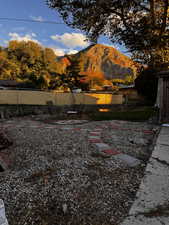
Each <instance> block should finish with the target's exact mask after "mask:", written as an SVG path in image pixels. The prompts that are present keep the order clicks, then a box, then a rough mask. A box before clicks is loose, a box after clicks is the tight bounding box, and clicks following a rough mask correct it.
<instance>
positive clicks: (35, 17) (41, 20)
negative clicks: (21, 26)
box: [30, 16, 44, 22]
mask: <svg viewBox="0 0 169 225" xmlns="http://www.w3.org/2000/svg"><path fill="white" fill-rule="evenodd" d="M30 18H31V19H32V20H34V21H38V22H43V21H44V19H43V17H42V16H30Z"/></svg>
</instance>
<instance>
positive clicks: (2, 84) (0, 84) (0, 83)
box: [0, 80, 19, 90]
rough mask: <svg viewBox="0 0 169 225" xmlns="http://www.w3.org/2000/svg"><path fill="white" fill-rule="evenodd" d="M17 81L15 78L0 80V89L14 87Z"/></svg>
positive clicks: (17, 84) (16, 85)
mask: <svg viewBox="0 0 169 225" xmlns="http://www.w3.org/2000/svg"><path fill="white" fill-rule="evenodd" d="M17 87H19V83H18V82H17V81H15V80H0V89H1V90H2V89H15V88H17Z"/></svg>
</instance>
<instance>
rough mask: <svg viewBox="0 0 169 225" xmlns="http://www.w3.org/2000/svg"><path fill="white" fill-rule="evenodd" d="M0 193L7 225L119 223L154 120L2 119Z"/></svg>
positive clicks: (152, 134)
mask: <svg viewBox="0 0 169 225" xmlns="http://www.w3.org/2000/svg"><path fill="white" fill-rule="evenodd" d="M0 127H1V129H4V130H5V131H6V132H7V134H8V136H9V137H10V139H11V140H12V141H13V145H12V146H9V147H8V148H6V149H1V151H0V157H1V159H2V160H3V161H4V163H5V165H6V167H8V169H6V170H5V171H4V172H1V173H0V198H1V199H3V200H4V203H5V208H6V215H7V219H8V222H9V225H119V224H120V222H121V221H123V219H124V218H125V216H126V215H127V213H128V211H129V209H130V207H131V204H132V202H133V201H134V198H135V194H136V191H137V189H138V187H139V184H140V182H141V179H142V177H143V174H144V170H145V166H146V163H147V160H148V159H149V157H150V155H151V152H152V149H153V142H154V140H155V138H156V135H157V133H158V127H157V126H154V125H151V124H148V123H139V122H126V121H101V122H100V121H99V122H97V121H95V122H92V121H85V120H84V121H75V120H71V121H69V120H67V121H55V120H50V119H45V120H42V119H41V118H38V117H25V118H19V119H12V120H10V121H3V122H0Z"/></svg>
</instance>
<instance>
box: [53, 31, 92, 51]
mask: <svg viewBox="0 0 169 225" xmlns="http://www.w3.org/2000/svg"><path fill="white" fill-rule="evenodd" d="M51 39H53V40H54V41H56V42H59V43H62V44H63V45H65V46H67V47H69V48H75V47H87V46H88V45H89V43H88V42H87V41H86V37H85V35H83V34H80V33H64V34H63V35H52V36H51Z"/></svg>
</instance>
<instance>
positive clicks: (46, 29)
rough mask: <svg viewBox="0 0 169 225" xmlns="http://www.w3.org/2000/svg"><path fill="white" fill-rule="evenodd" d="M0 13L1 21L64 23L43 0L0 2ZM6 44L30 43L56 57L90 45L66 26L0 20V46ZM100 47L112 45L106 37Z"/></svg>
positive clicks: (82, 35)
mask: <svg viewBox="0 0 169 225" xmlns="http://www.w3.org/2000/svg"><path fill="white" fill-rule="evenodd" d="M0 9H1V14H0V18H18V19H31V20H35V21H36V20H38V21H46V20H47V21H55V22H61V23H63V21H62V19H61V18H60V17H59V16H58V14H57V12H56V11H55V10H52V9H49V8H48V7H47V5H46V3H45V0H0ZM9 40H25V41H27V40H33V41H35V42H38V43H40V44H42V45H44V46H46V47H51V48H53V49H54V51H55V53H56V54H57V55H64V54H65V53H76V52H77V51H79V50H81V49H83V48H85V47H87V46H88V45H89V43H87V42H86V41H85V35H84V34H83V33H82V32H81V31H79V30H77V29H71V28H70V27H68V26H66V25H65V24H54V25H53V24H45V23H36V22H34V23H28V22H18V21H5V20H1V19H0V45H1V46H5V45H7V43H8V41H9ZM99 43H101V44H105V45H112V43H111V42H110V41H109V40H108V39H107V38H105V37H101V38H100V39H99ZM114 46H115V47H116V48H117V49H118V50H120V51H122V52H125V51H126V50H125V48H123V47H121V46H119V45H118V44H117V45H114Z"/></svg>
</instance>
